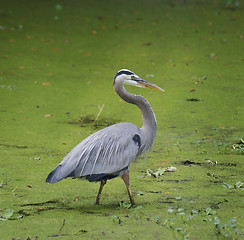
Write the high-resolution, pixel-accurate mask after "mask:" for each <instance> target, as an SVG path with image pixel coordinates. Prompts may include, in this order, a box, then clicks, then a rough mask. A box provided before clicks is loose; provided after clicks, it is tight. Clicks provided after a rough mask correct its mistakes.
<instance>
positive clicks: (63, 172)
mask: <svg viewBox="0 0 244 240" xmlns="http://www.w3.org/2000/svg"><path fill="white" fill-rule="evenodd" d="M139 132H140V129H139V128H138V127H137V126H135V125H134V124H131V123H118V124H115V125H112V126H110V127H107V128H104V129H102V130H100V131H98V132H96V133H94V134H92V135H90V136H89V137H87V138H86V139H84V140H83V141H82V142H81V143H79V144H78V145H77V146H76V147H75V148H73V150H71V152H70V153H69V154H68V155H67V156H65V157H64V159H63V161H62V162H61V163H60V164H59V165H58V166H57V167H56V168H55V169H54V170H53V171H52V172H51V173H50V174H49V175H48V177H47V179H46V181H47V182H49V183H55V182H58V181H60V180H62V179H63V178H66V177H83V176H88V175H93V174H113V173H117V172H119V171H121V170H123V169H125V168H127V167H128V166H129V165H130V164H131V162H132V161H133V160H134V159H135V158H136V156H137V154H138V152H139V148H140V134H139Z"/></svg>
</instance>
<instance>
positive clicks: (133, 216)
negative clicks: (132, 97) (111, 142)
mask: <svg viewBox="0 0 244 240" xmlns="http://www.w3.org/2000/svg"><path fill="white" fill-rule="evenodd" d="M0 14H1V26H0V36H1V43H2V44H1V69H0V116H1V117H0V121H1V125H0V126H1V127H0V130H1V134H0V148H1V152H0V163H1V164H0V195H1V198H0V209H1V213H0V214H1V218H0V220H1V221H0V225H1V226H0V234H1V238H2V239H52V238H54V239H111V238H113V239H196V238H200V239H243V234H244V231H243V224H244V223H243V221H244V220H243V215H244V211H243V204H244V202H243V185H242V184H243V182H244V179H243V160H244V159H243V127H244V126H243V112H244V111H243V92H244V87H243V86H244V85H243V80H244V75H243V63H244V55H243V52H244V31H243V29H244V23H243V18H244V14H243V5H242V4H241V2H238V1H235V2H234V1H220V0H219V1H217V0H216V1H197V2H193V1H123V2H121V1H82V2H79V1H68V2H67V1H42V2H36V1H27V0H25V1H21V2H19V1H15V0H13V1H2V4H1V7H0ZM121 68H128V69H130V70H132V71H134V72H135V73H137V74H138V75H139V76H141V77H143V78H145V79H146V80H148V81H150V82H153V83H155V84H157V85H158V86H160V87H162V88H164V89H165V90H166V92H165V93H158V92H152V91H150V90H148V89H137V88H133V87H128V88H127V90H128V91H130V92H133V93H137V94H141V95H143V96H144V97H146V98H147V99H148V101H149V102H150V103H151V105H152V107H153V109H154V111H155V114H156V116H157V121H158V131H157V137H156V140H155V144H154V147H153V149H152V151H151V153H150V154H149V156H148V158H147V159H143V160H142V161H141V162H139V163H136V164H133V165H132V166H131V188H132V191H133V194H134V197H135V201H136V203H137V207H136V208H129V207H130V206H129V205H128V203H129V199H128V196H127V193H126V189H125V186H124V184H123V182H122V181H121V179H114V180H112V181H109V182H108V184H107V185H106V187H105V188H104V192H103V194H102V198H101V205H99V206H95V205H94V202H95V197H96V194H97V191H98V188H99V183H88V182H87V181H80V180H73V179H66V180H63V181H61V182H59V183H57V184H54V185H50V184H46V183H45V178H46V176H47V175H48V173H49V172H50V171H51V170H52V169H53V168H54V167H55V166H56V165H57V164H58V163H59V162H60V161H61V160H62V158H63V157H64V156H65V155H66V154H67V153H68V152H69V151H70V150H71V149H72V148H73V147H74V146H75V145H76V144H77V143H79V142H80V141H81V140H83V139H84V138H85V137H87V136H89V135H90V134H91V133H93V132H95V131H97V130H98V129H101V128H103V127H106V126H108V125H111V124H114V123H117V122H122V121H129V122H132V123H134V124H137V125H138V126H141V124H142V122H141V116H140V111H139V110H138V109H136V107H135V106H131V105H129V104H127V103H124V102H122V101H121V100H120V99H119V97H118V96H117V95H116V94H114V90H113V88H112V81H113V77H114V75H115V74H116V72H117V71H118V70H119V69H121ZM103 104H104V108H103V110H102V112H101V114H100V115H99V117H98V119H97V121H96V124H95V127H93V123H94V120H95V118H96V116H97V114H98V112H99V109H100V108H101V106H102V105H103ZM81 125H82V126H81ZM171 166H173V167H175V168H176V169H177V171H175V172H163V174H162V175H159V176H158V177H157V178H155V177H154V176H151V177H149V176H148V175H147V170H148V169H151V171H152V172H156V171H158V169H159V168H167V167H171Z"/></svg>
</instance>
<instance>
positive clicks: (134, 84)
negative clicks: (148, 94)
mask: <svg viewBox="0 0 244 240" xmlns="http://www.w3.org/2000/svg"><path fill="white" fill-rule="evenodd" d="M125 84H127V85H132V86H135V87H142V88H145V87H144V86H142V85H140V84H139V83H138V82H137V81H133V80H125Z"/></svg>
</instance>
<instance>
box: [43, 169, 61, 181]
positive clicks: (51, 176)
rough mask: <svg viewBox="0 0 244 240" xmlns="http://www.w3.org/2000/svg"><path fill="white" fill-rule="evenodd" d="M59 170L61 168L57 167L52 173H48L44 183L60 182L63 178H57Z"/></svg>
mask: <svg viewBox="0 0 244 240" xmlns="http://www.w3.org/2000/svg"><path fill="white" fill-rule="evenodd" d="M60 168H61V166H60V165H58V166H57V167H56V168H55V169H54V170H53V171H52V172H50V173H49V175H48V176H47V179H46V182H48V183H56V182H59V181H60V180H62V179H63V178H60V177H59V175H60V174H59V172H60Z"/></svg>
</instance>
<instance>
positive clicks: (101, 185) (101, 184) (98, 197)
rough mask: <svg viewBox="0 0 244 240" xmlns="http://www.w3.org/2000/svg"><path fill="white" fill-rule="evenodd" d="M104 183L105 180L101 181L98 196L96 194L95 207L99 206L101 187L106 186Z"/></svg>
mask: <svg viewBox="0 0 244 240" xmlns="http://www.w3.org/2000/svg"><path fill="white" fill-rule="evenodd" d="M106 182H107V180H101V183H100V188H99V191H98V194H97V199H96V203H95V204H96V205H99V200H100V197H101V193H102V190H103V187H104V185H105V184H106Z"/></svg>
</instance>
